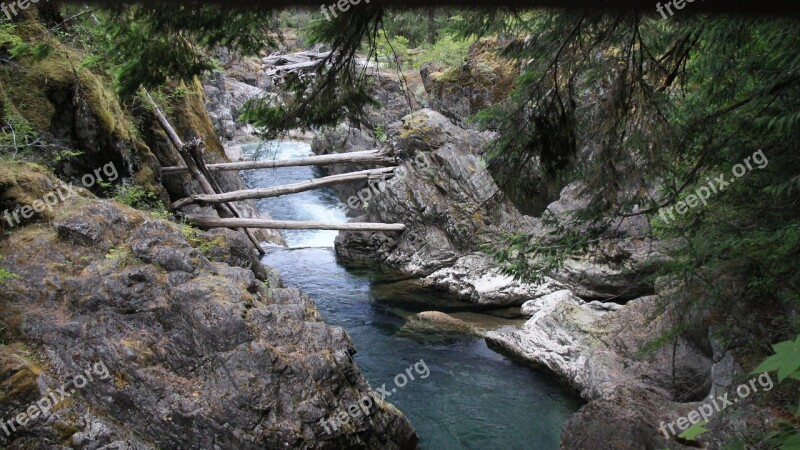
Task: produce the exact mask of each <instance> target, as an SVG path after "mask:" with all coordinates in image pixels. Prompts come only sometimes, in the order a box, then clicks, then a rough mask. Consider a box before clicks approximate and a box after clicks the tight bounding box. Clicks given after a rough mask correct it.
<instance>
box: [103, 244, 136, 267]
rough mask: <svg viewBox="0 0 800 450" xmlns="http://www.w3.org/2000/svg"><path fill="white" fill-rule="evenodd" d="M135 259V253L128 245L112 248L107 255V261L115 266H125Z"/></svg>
mask: <svg viewBox="0 0 800 450" xmlns="http://www.w3.org/2000/svg"><path fill="white" fill-rule="evenodd" d="M132 259H133V253H131V250H130V249H129V248H128V247H127V246H124V245H123V246H120V247H117V248H112V249H111V250H109V252H108V254H107V255H106V261H109V262H111V263H112V264H113V265H114V267H118V268H123V267H125V266H127V265H128V263H130V262H131V260H132Z"/></svg>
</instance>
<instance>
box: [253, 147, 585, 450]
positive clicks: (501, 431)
mask: <svg viewBox="0 0 800 450" xmlns="http://www.w3.org/2000/svg"><path fill="white" fill-rule="evenodd" d="M258 147H259V146H258V145H245V146H243V150H244V152H245V153H246V154H248V153H249V154H252V153H253V152H255V151H256V149H257V148H258ZM310 153H311V149H310V146H309V145H308V144H304V143H300V142H282V143H270V144H269V145H266V146H264V147H262V148H261V149H260V150H259V152H258V154H259V158H262V159H269V158H276V159H289V158H296V157H302V156H308V155H309V154H310ZM321 175H322V173H321V172H320V171H319V169H318V168H314V167H299V168H286V169H277V170H260V171H246V172H243V176H244V178H245V182H246V183H247V185H248V187H249V188H256V187H269V186H274V185H278V184H286V183H291V182H295V181H302V180H308V179H310V178H315V177H319V176H321ZM258 206H259V209H261V210H263V211H268V212H269V213H270V214H271V215H272V217H273V218H274V219H279V220H314V221H325V222H346V221H347V217H346V214H345V210H344V206H343V205H342V203H341V202H340V201H339V199H338V198H337V196H336V194H335V193H334V192H333V191H331V190H318V191H312V192H305V193H302V194H297V195H291V196H284V197H279V198H274V199H265V200H261V201H259V202H258ZM337 234H338V232H335V231H334V232H330V231H289V232H285V233H284V236H285V238H286V240H287V242H288V244H289V247H290V248H288V249H283V248H272V249H271V251H270V252H269V254H268V255H267V256H266V257H265V258H264V263H265V264H267V265H269V266H272V267H274V268H275V269H277V270H278V271H279V272H280V273H281V275H282V276H283V278H284V280H285V282H286V284H287V285H290V286H294V287H298V288H300V289H302V290H303V291H304V292H305V293H307V294H308V295H309V296H310V297H311V299H313V300H314V303H316V305H317V307H318V308H319V310H320V311H321V313H322V315H323V316H324V318H325V321H326V322H327V323H329V324H331V325H335V326H339V327H342V328H344V329H345V330H346V331H347V333H348V334H349V335H350V337H351V339H352V340H353V343H354V344H355V346H356V348H357V349H358V353H357V354H356V355H355V359H356V362H357V363H358V366H359V368H360V369H361V371H362V373H363V374H364V376H365V377H366V378H367V380H369V382H370V384H371V386H372V387H373V388H377V387H380V386H382V385H383V384H384V383H386V385H387V386H394V381H393V380H394V379H395V376H396V375H398V374H401V373H404V371H405V370H406V369H407V368H409V367H410V366H411V365H413V364H414V363H417V362H419V361H424V363H425V365H427V366H428V367H429V368H430V372H431V373H430V376H428V377H427V378H426V379H424V380H423V379H417V380H415V381H413V382H411V383H409V384H408V385H407V386H405V387H404V388H403V389H399V390H397V392H396V393H394V394H392V395H391V398H387V400H388V401H390V402H391V403H392V404H394V405H395V406H397V407H398V408H399V409H400V410H401V411H403V412H404V413H405V415H406V416H407V417H408V418H409V420H410V421H411V423H412V424H413V426H414V428H415V429H416V431H417V433H418V435H419V437H420V446H421V447H422V448H423V449H426V450H449V449H482V450H485V449H525V450H528V449H557V448H558V444H559V436H560V434H561V429H562V427H563V425H564V422H565V421H566V419H567V418H568V417H569V416H570V414H572V413H573V412H575V411H576V410H577V409H578V407H579V406H580V400H579V399H578V398H577V397H576V396H575V395H573V394H572V393H571V392H570V391H569V390H567V389H566V388H564V387H563V386H561V385H560V384H559V383H557V382H555V381H554V380H552V379H551V378H550V377H549V376H547V375H546V374H543V373H539V372H536V371H533V370H531V369H529V368H526V367H523V366H521V365H518V364H516V363H514V362H512V361H510V360H509V359H507V358H505V357H503V356H501V355H499V354H497V353H494V352H493V351H491V350H490V349H489V348H488V347H487V346H486V343H485V341H484V340H483V339H481V338H478V337H468V336H453V335H415V334H410V333H403V332H401V328H402V326H403V324H404V323H405V319H406V318H407V317H408V316H409V315H411V314H414V313H417V312H421V311H425V310H439V311H444V312H448V313H451V314H452V315H454V316H456V317H459V318H462V319H464V320H468V321H470V322H472V323H476V324H479V325H485V326H487V327H488V326H500V325H507V324H519V323H521V322H520V321H519V320H513V319H508V318H504V317H505V315H504V314H502V313H498V314H495V315H489V314H481V313H477V312H476V311H474V310H472V309H471V308H470V307H469V306H468V305H458V304H454V303H453V302H452V299H447V298H445V296H444V294H442V293H440V292H433V291H431V292H424V291H423V292H419V291H416V290H412V289H409V288H405V287H404V286H405V285H404V284H402V283H399V284H398V283H395V282H393V281H395V280H394V279H392V277H390V276H387V275H386V274H384V273H381V272H380V271H377V270H351V269H345V268H344V267H342V266H340V265H339V264H337V262H336V257H335V254H334V251H333V243H334V239H335V237H336V235H337Z"/></svg>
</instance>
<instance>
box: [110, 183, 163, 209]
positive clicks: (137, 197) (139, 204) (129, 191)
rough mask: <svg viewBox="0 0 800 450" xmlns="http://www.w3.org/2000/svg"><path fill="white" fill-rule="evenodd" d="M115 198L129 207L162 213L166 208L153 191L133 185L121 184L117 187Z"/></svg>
mask: <svg viewBox="0 0 800 450" xmlns="http://www.w3.org/2000/svg"><path fill="white" fill-rule="evenodd" d="M116 199H117V201H118V202H120V203H122V204H125V205H128V206H130V207H131V208H136V209H141V210H144V211H153V212H157V213H164V212H166V211H167V208H166V207H165V206H164V203H163V202H162V201H161V197H159V195H158V194H157V193H155V192H153V191H150V190H147V189H144V188H142V187H139V186H135V185H121V186H119V187H118V188H117V192H116Z"/></svg>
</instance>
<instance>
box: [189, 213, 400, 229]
mask: <svg viewBox="0 0 800 450" xmlns="http://www.w3.org/2000/svg"><path fill="white" fill-rule="evenodd" d="M186 221H187V222H188V223H190V224H192V225H195V226H198V227H200V228H269V229H272V230H334V231H377V232H397V231H404V230H405V229H406V226H405V225H403V224H402V223H363V222H361V223H359V222H356V223H322V222H296V221H287V220H262V219H217V218H215V217H194V216H189V217H186Z"/></svg>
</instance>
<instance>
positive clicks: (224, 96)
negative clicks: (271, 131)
mask: <svg viewBox="0 0 800 450" xmlns="http://www.w3.org/2000/svg"><path fill="white" fill-rule="evenodd" d="M203 87H204V88H205V93H206V109H207V110H208V115H209V117H210V118H211V121H212V123H213V124H214V129H216V130H217V133H218V135H219V137H220V139H222V140H223V141H234V140H236V141H239V142H241V141H247V140H253V137H252V134H253V133H254V131H255V130H254V129H253V127H252V126H250V125H248V124H247V123H245V122H243V121H241V120H239V114H241V112H242V108H243V107H244V104H245V103H247V101H248V100H251V99H253V98H256V97H259V96H261V95H263V94H264V90H263V89H261V88H258V87H256V86H252V85H250V84H247V83H244V82H242V81H239V80H236V79H234V78H231V77H229V76H228V75H226V74H225V73H222V72H217V73H214V74H212V75H209V76H208V78H206V80H205V82H204V83H203Z"/></svg>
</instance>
